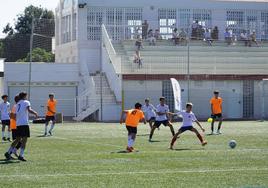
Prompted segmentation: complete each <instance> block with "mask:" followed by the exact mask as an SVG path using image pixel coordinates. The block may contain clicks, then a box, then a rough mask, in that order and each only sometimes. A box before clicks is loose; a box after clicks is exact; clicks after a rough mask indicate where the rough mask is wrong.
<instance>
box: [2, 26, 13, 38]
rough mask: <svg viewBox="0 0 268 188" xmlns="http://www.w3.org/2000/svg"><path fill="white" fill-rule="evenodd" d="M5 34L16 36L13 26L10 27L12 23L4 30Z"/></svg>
mask: <svg viewBox="0 0 268 188" xmlns="http://www.w3.org/2000/svg"><path fill="white" fill-rule="evenodd" d="M3 33H5V34H7V35H8V36H11V35H13V34H14V29H13V28H12V26H10V23H8V24H7V25H6V26H5V27H4V29H3Z"/></svg>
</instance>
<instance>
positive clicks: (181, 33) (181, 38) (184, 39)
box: [179, 28, 187, 44]
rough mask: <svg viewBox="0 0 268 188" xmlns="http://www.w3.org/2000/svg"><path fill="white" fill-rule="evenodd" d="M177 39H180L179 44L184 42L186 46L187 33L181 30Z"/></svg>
mask: <svg viewBox="0 0 268 188" xmlns="http://www.w3.org/2000/svg"><path fill="white" fill-rule="evenodd" d="M179 38H180V42H185V44H187V33H186V32H185V30H184V29H183V28H182V29H181V32H180V34H179Z"/></svg>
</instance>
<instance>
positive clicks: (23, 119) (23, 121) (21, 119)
mask: <svg viewBox="0 0 268 188" xmlns="http://www.w3.org/2000/svg"><path fill="white" fill-rule="evenodd" d="M30 106H31V103H30V102H29V101H27V100H20V101H19V102H18V103H17V105H16V123H17V126H23V125H24V126H25V125H29V112H28V109H27V108H28V107H30Z"/></svg>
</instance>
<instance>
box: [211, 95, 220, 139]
mask: <svg viewBox="0 0 268 188" xmlns="http://www.w3.org/2000/svg"><path fill="white" fill-rule="evenodd" d="M219 93H220V92H219V91H217V90H216V91H214V97H213V98H211V99H210V105H211V118H212V122H211V134H214V122H215V120H216V119H217V118H218V119H219V124H218V130H217V134H221V131H220V129H221V125H222V98H221V97H219Z"/></svg>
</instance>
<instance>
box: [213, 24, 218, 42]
mask: <svg viewBox="0 0 268 188" xmlns="http://www.w3.org/2000/svg"><path fill="white" fill-rule="evenodd" d="M211 37H212V39H213V40H219V29H218V27H217V26H215V27H214V28H213V30H212V33H211Z"/></svg>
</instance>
